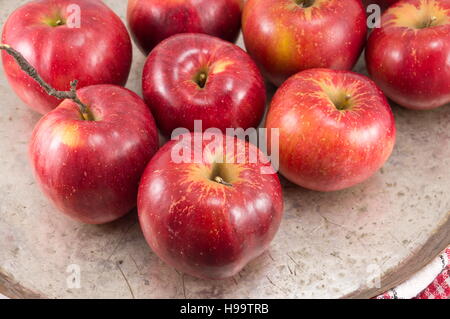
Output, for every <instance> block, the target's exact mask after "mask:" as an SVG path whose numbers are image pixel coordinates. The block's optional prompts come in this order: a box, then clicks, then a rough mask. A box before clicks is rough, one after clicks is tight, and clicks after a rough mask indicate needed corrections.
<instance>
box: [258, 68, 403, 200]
mask: <svg viewBox="0 0 450 319" xmlns="http://www.w3.org/2000/svg"><path fill="white" fill-rule="evenodd" d="M346 95H349V96H350V98H349V100H348V101H350V104H349V105H351V108H350V109H346V110H339V109H337V108H336V107H335V105H334V104H333V102H332V101H333V100H336V101H339V100H342V99H346ZM266 127H267V128H268V129H269V132H270V130H271V129H274V128H279V129H280V143H279V154H280V172H281V174H283V175H284V176H285V177H286V178H287V179H288V180H290V181H292V182H293V183H295V184H297V185H300V186H302V187H305V188H308V189H311V190H316V191H324V192H326V191H337V190H341V189H344V188H348V187H351V186H353V185H356V184H358V183H360V182H362V181H364V180H366V179H367V178H369V177H370V176H371V175H373V174H374V173H375V172H376V171H377V170H378V169H379V168H380V167H381V166H382V165H383V164H384V163H385V162H386V160H387V159H388V157H389V156H390V154H391V152H392V149H393V147H394V143H395V133H396V129H395V121H394V116H393V114H392V111H391V108H390V106H389V104H388V103H387V100H386V98H385V97H384V95H383V93H382V92H381V91H380V90H379V89H378V88H377V86H376V85H375V83H373V82H372V81H371V80H370V79H368V78H366V77H365V76H362V75H359V74H356V73H352V72H350V71H335V70H327V69H311V70H307V71H303V72H300V73H298V74H296V75H294V76H292V77H291V78H289V79H288V80H287V81H286V82H285V83H284V84H283V85H282V86H281V87H280V88H279V89H278V91H277V92H276V94H275V96H274V98H273V100H272V103H271V106H270V110H269V113H268V115H267V121H266Z"/></svg>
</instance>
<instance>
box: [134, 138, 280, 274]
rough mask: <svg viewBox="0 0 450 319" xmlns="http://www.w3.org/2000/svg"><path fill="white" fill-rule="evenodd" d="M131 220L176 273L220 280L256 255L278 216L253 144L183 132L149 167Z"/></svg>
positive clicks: (268, 174)
mask: <svg viewBox="0 0 450 319" xmlns="http://www.w3.org/2000/svg"><path fill="white" fill-rule="evenodd" d="M138 214H139V221H140V225H141V227H142V231H143V233H144V236H145V238H146V240H147V242H148V243H149V245H150V246H151V248H152V249H153V251H154V252H155V253H156V254H157V255H158V256H159V257H160V258H161V259H162V260H164V261H165V262H166V263H168V264H169V265H171V266H172V267H174V268H176V269H178V270H179V271H181V272H184V273H188V274H190V275H193V276H196V277H200V278H208V279H221V278H227V277H231V276H233V275H235V274H236V273H238V272H239V271H240V270H241V269H242V268H243V267H244V266H245V265H246V264H247V263H248V262H249V261H250V260H252V259H253V258H255V257H257V256H259V255H261V254H262V253H263V252H264V251H265V250H266V249H267V248H268V247H269V245H270V242H271V241H272V239H273V238H274V236H275V234H276V232H277V230H278V228H279V225H280V222H281V219H282V215H283V197H282V190H281V185H280V181H279V179H278V176H277V174H276V172H275V171H274V169H273V168H272V166H271V164H270V162H269V161H268V159H267V158H266V156H265V155H264V154H263V153H262V152H261V151H260V150H259V149H258V148H257V147H256V146H255V145H253V144H251V143H248V142H245V141H243V140H240V139H238V138H236V137H234V136H226V135H223V134H221V133H220V132H216V133H215V134H208V133H205V134H202V133H185V134H182V135H179V136H178V137H177V138H176V139H175V140H172V141H170V142H168V143H167V144H166V145H165V146H163V147H162V148H161V149H160V150H159V151H158V152H157V153H156V155H155V156H154V157H153V159H152V160H151V161H150V163H149V165H148V167H147V168H146V170H145V172H144V175H143V177H142V181H141V184H140V186H139V194H138Z"/></svg>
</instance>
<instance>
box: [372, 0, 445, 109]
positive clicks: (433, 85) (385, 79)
mask: <svg viewBox="0 0 450 319" xmlns="http://www.w3.org/2000/svg"><path fill="white" fill-rule="evenodd" d="M433 4H434V5H433ZM433 8H439V10H436V9H433ZM426 11H428V12H432V13H430V14H428V15H425V16H427V17H430V18H431V17H432V16H433V15H435V16H439V21H441V20H440V19H447V22H446V23H443V24H441V25H436V26H432V27H428V28H423V29H417V28H414V27H408V26H406V25H411V24H413V22H414V21H416V20H415V16H416V15H421V14H422V13H423V12H426ZM445 17H446V18H445ZM418 21H419V20H417V22H418ZM449 62H450V0H442V1H435V2H434V1H429V2H425V1H423V2H421V1H420V0H407V1H401V2H399V3H397V4H395V5H393V6H391V7H390V8H389V9H388V10H387V11H386V12H385V13H384V14H383V16H382V25H381V28H379V29H375V30H374V31H373V32H372V33H371V35H370V37H369V41H368V45H367V48H366V64H367V69H368V71H369V73H370V75H371V77H372V78H373V79H374V81H375V82H376V83H377V84H378V86H379V87H380V88H381V89H382V90H383V91H384V93H385V94H386V95H387V96H388V97H389V98H390V99H392V100H393V101H394V102H396V103H398V104H400V105H402V106H404V107H406V108H410V109H414V110H429V109H434V108H437V107H439V106H442V105H445V104H447V103H450V63H449Z"/></svg>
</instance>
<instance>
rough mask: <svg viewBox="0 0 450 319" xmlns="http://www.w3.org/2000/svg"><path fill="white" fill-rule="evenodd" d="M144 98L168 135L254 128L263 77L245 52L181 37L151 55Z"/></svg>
mask: <svg viewBox="0 0 450 319" xmlns="http://www.w3.org/2000/svg"><path fill="white" fill-rule="evenodd" d="M142 85H143V94H144V98H145V101H146V102H147V104H148V105H149V106H150V108H151V110H152V112H153V115H154V116H155V118H156V122H157V123H158V127H159V128H160V130H161V131H162V133H163V134H164V135H166V136H170V134H171V133H172V131H173V130H174V129H175V128H179V127H183V128H187V129H189V130H190V131H193V130H194V120H202V124H203V129H205V130H206V129H208V128H210V127H216V128H219V129H221V130H222V131H223V132H225V130H226V128H236V127H241V128H244V129H246V128H249V127H256V126H258V124H259V123H260V121H261V119H262V117H263V114H264V110H265V100H266V92H265V87H264V81H263V78H262V76H261V74H260V72H259V70H258V68H257V66H256V64H255V63H254V62H253V61H252V60H251V58H250V57H249V56H248V54H247V53H245V52H244V51H243V50H242V49H240V48H239V47H237V46H236V45H234V44H232V43H229V42H226V41H223V40H221V39H218V38H215V37H212V36H209V35H205V34H179V35H175V36H172V37H170V38H169V39H167V40H165V41H163V42H162V43H160V44H159V45H158V46H157V47H156V48H155V49H154V50H153V51H152V52H151V53H150V55H149V56H148V58H147V62H146V63H145V67H144V73H143V82H142Z"/></svg>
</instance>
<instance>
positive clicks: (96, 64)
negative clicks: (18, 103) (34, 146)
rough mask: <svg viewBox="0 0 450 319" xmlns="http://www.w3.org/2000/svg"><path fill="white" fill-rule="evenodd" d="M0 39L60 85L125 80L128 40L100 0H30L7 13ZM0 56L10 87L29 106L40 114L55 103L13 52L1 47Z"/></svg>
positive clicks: (45, 77) (61, 87) (129, 47)
mask: <svg viewBox="0 0 450 319" xmlns="http://www.w3.org/2000/svg"><path fill="white" fill-rule="evenodd" d="M76 6H78V7H76ZM76 8H79V12H78V10H77V9H76ZM78 13H80V17H79V19H78V18H77V17H76V15H77V14H78ZM77 22H79V27H78V25H77ZM2 42H3V43H6V44H8V45H10V46H12V47H14V48H15V49H17V50H18V51H19V52H21V53H22V55H23V56H24V57H25V58H26V59H27V60H28V61H29V62H30V63H31V65H33V66H34V67H35V68H36V69H37V71H38V73H39V74H40V75H41V76H42V78H43V79H44V80H45V81H46V82H47V83H49V84H50V85H51V86H53V87H54V88H55V89H57V90H61V91H66V90H68V89H69V82H70V81H72V80H78V87H79V88H81V87H84V86H88V85H94V84H103V83H111V84H118V85H124V84H125V82H126V81H127V78H128V73H129V71H130V66H131V40H130V37H129V35H128V32H127V30H126V28H125V25H124V24H123V23H122V21H121V20H120V18H119V17H118V16H116V15H115V13H114V12H113V11H111V10H110V9H109V8H108V7H107V6H106V5H105V4H104V3H103V2H102V1H99V0H40V1H30V2H28V3H27V4H25V5H23V6H22V7H20V8H18V9H17V10H16V11H14V12H13V13H12V14H11V15H10V16H9V18H8V20H7V21H6V23H5V25H4V27H3V37H2ZM2 57H3V66H4V69H5V72H6V75H7V78H8V80H9V82H10V84H11V86H12V88H13V89H14V91H15V92H16V94H17V95H18V96H19V97H20V98H21V99H22V100H23V101H24V102H25V103H26V104H28V105H29V106H30V107H31V108H33V109H34V110H36V111H38V112H40V113H42V114H44V113H47V112H49V111H50V110H52V109H53V108H55V107H56V106H57V105H58V104H59V103H60V102H59V101H58V100H57V99H56V98H54V97H51V96H49V95H47V93H45V92H44V90H43V89H42V88H41V87H40V86H39V85H38V84H37V83H36V82H35V81H34V80H33V79H31V78H30V77H28V76H27V75H26V74H25V73H23V72H22V71H21V70H20V68H19V66H18V65H17V64H16V63H15V61H14V59H13V58H12V57H10V56H9V55H7V54H6V53H3V54H2Z"/></svg>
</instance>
